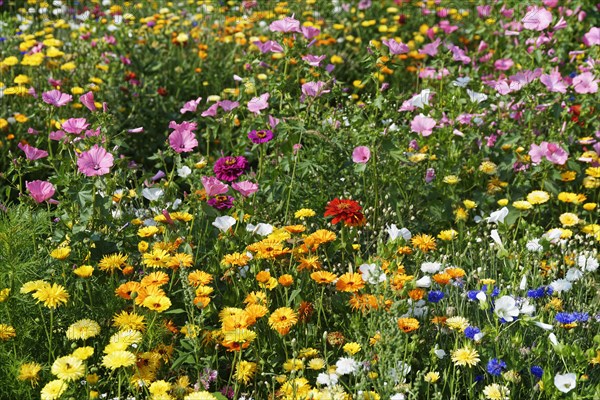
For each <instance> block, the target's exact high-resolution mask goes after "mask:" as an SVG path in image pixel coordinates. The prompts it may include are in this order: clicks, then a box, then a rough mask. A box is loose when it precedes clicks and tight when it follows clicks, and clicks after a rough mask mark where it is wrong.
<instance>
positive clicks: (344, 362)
mask: <svg viewBox="0 0 600 400" xmlns="http://www.w3.org/2000/svg"><path fill="white" fill-rule="evenodd" d="M335 366H336V370H335V372H336V373H337V374H338V375H347V374H353V373H354V372H356V371H357V370H358V363H357V362H356V361H355V360H354V359H353V358H351V357H341V358H340V359H339V360H337V362H336V363H335Z"/></svg>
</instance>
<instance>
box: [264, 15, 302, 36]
mask: <svg viewBox="0 0 600 400" xmlns="http://www.w3.org/2000/svg"><path fill="white" fill-rule="evenodd" d="M269 30H270V31H271V32H283V33H287V32H298V33H301V31H300V21H298V20H297V19H294V18H293V17H292V18H290V17H285V18H284V19H280V20H278V21H273V22H271V25H269Z"/></svg>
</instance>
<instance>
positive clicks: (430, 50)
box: [419, 38, 442, 57]
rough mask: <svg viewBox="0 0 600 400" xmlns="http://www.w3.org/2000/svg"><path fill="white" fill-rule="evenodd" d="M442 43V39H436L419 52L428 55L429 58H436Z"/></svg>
mask: <svg viewBox="0 0 600 400" xmlns="http://www.w3.org/2000/svg"><path fill="white" fill-rule="evenodd" d="M441 43H442V40H441V39H440V38H437V39H435V41H433V42H431V43H428V44H426V45H425V46H423V48H422V49H420V50H419V53H420V54H427V55H429V56H432V57H434V56H435V55H436V54H437V53H438V47H439V46H440V44H441Z"/></svg>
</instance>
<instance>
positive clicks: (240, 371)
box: [234, 361, 256, 384]
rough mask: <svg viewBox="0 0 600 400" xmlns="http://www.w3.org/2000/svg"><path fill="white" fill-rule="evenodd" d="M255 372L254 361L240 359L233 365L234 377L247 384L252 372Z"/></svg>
mask: <svg viewBox="0 0 600 400" xmlns="http://www.w3.org/2000/svg"><path fill="white" fill-rule="evenodd" d="M255 373H256V363H253V362H249V361H240V362H239V363H237V365H236V366H235V375H234V376H235V379H236V380H237V381H238V382H243V383H244V384H247V383H248V382H250V380H251V379H252V377H253V376H254V374H255Z"/></svg>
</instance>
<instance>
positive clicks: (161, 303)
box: [142, 295, 171, 313]
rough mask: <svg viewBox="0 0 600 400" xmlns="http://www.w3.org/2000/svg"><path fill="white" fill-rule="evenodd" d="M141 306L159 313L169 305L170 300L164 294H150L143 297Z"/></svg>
mask: <svg viewBox="0 0 600 400" xmlns="http://www.w3.org/2000/svg"><path fill="white" fill-rule="evenodd" d="M142 306H144V307H146V308H148V309H150V310H153V311H156V312H159V313H160V312H163V311H165V310H167V309H168V308H169V307H171V300H170V299H169V298H168V297H166V296H155V295H150V296H148V297H146V298H145V299H144V302H143V303H142Z"/></svg>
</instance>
